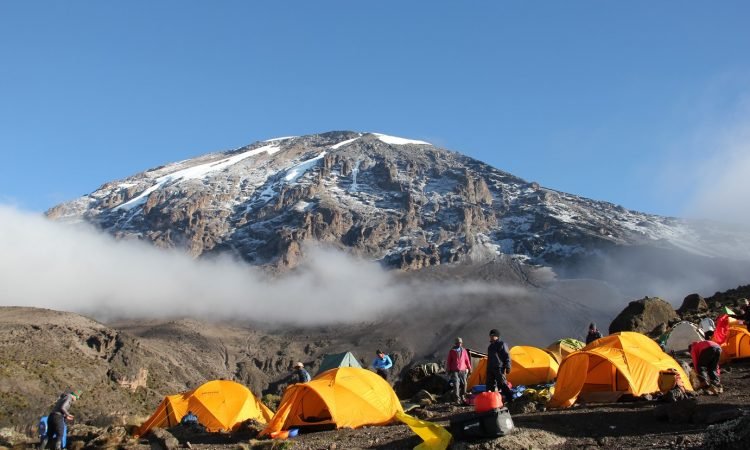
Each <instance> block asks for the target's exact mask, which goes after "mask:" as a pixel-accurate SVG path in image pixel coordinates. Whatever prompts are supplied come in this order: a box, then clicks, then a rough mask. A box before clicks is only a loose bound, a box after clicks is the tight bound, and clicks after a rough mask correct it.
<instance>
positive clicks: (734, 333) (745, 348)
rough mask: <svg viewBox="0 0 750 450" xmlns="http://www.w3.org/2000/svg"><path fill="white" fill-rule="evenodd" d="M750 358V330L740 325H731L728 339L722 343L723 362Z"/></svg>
mask: <svg viewBox="0 0 750 450" xmlns="http://www.w3.org/2000/svg"><path fill="white" fill-rule="evenodd" d="M739 358H750V332H748V330H747V328H745V327H744V326H740V325H729V334H728V335H727V339H726V340H725V341H724V343H723V344H721V362H722V363H725V362H727V361H731V360H733V359H739Z"/></svg>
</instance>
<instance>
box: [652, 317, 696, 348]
mask: <svg viewBox="0 0 750 450" xmlns="http://www.w3.org/2000/svg"><path fill="white" fill-rule="evenodd" d="M702 340H704V338H703V332H702V331H701V330H700V329H699V328H698V327H696V326H695V325H693V324H692V323H690V322H687V321H682V322H679V323H677V324H675V326H673V327H672V329H671V330H669V331H668V332H666V333H664V334H663V335H662V336H661V337H660V338H659V343H660V344H661V345H662V346H663V348H664V351H665V352H667V353H669V352H686V351H687V349H688V345H690V344H692V343H693V342H696V341H702Z"/></svg>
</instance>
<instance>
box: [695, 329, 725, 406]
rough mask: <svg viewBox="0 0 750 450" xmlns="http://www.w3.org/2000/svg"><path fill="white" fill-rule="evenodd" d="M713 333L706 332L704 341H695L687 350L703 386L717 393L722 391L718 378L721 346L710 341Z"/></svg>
mask: <svg viewBox="0 0 750 450" xmlns="http://www.w3.org/2000/svg"><path fill="white" fill-rule="evenodd" d="M713 335H714V333H713V332H712V331H707V332H706V335H705V336H706V340H705V341H696V342H693V343H692V344H690V345H689V346H688V351H689V352H690V356H691V357H692V359H693V368H694V369H695V373H696V374H697V375H698V378H699V379H700V381H701V383H702V384H703V387H707V389H708V390H709V391H710V392H712V393H714V394H718V393H720V392H722V391H723V389H722V387H721V380H720V378H719V359H720V358H721V346H720V345H719V344H717V343H716V342H714V341H712V340H711V338H712V337H713Z"/></svg>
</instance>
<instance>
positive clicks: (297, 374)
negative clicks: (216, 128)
mask: <svg viewBox="0 0 750 450" xmlns="http://www.w3.org/2000/svg"><path fill="white" fill-rule="evenodd" d="M292 370H293V374H292V375H293V378H294V382H295V383H307V382H308V381H310V380H311V379H312V378H311V377H310V373H309V372H308V371H307V370H305V365H304V364H302V363H301V362H298V363H297V364H295V365H294V368H293V369H292Z"/></svg>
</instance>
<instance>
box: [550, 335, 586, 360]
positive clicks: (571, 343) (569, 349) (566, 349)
mask: <svg viewBox="0 0 750 450" xmlns="http://www.w3.org/2000/svg"><path fill="white" fill-rule="evenodd" d="M585 346H586V344H584V343H583V342H581V341H579V340H578V339H573V338H567V339H560V340H559V341H555V342H553V343H552V344H550V345H549V346H548V347H547V351H548V352H550V353H551V354H552V356H553V357H554V358H555V361H557V363H558V364H560V363H561V362H562V360H563V359H565V357H566V356H568V355H570V354H571V353H573V352H575V351H577V350H580V349H582V348H583V347H585Z"/></svg>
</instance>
